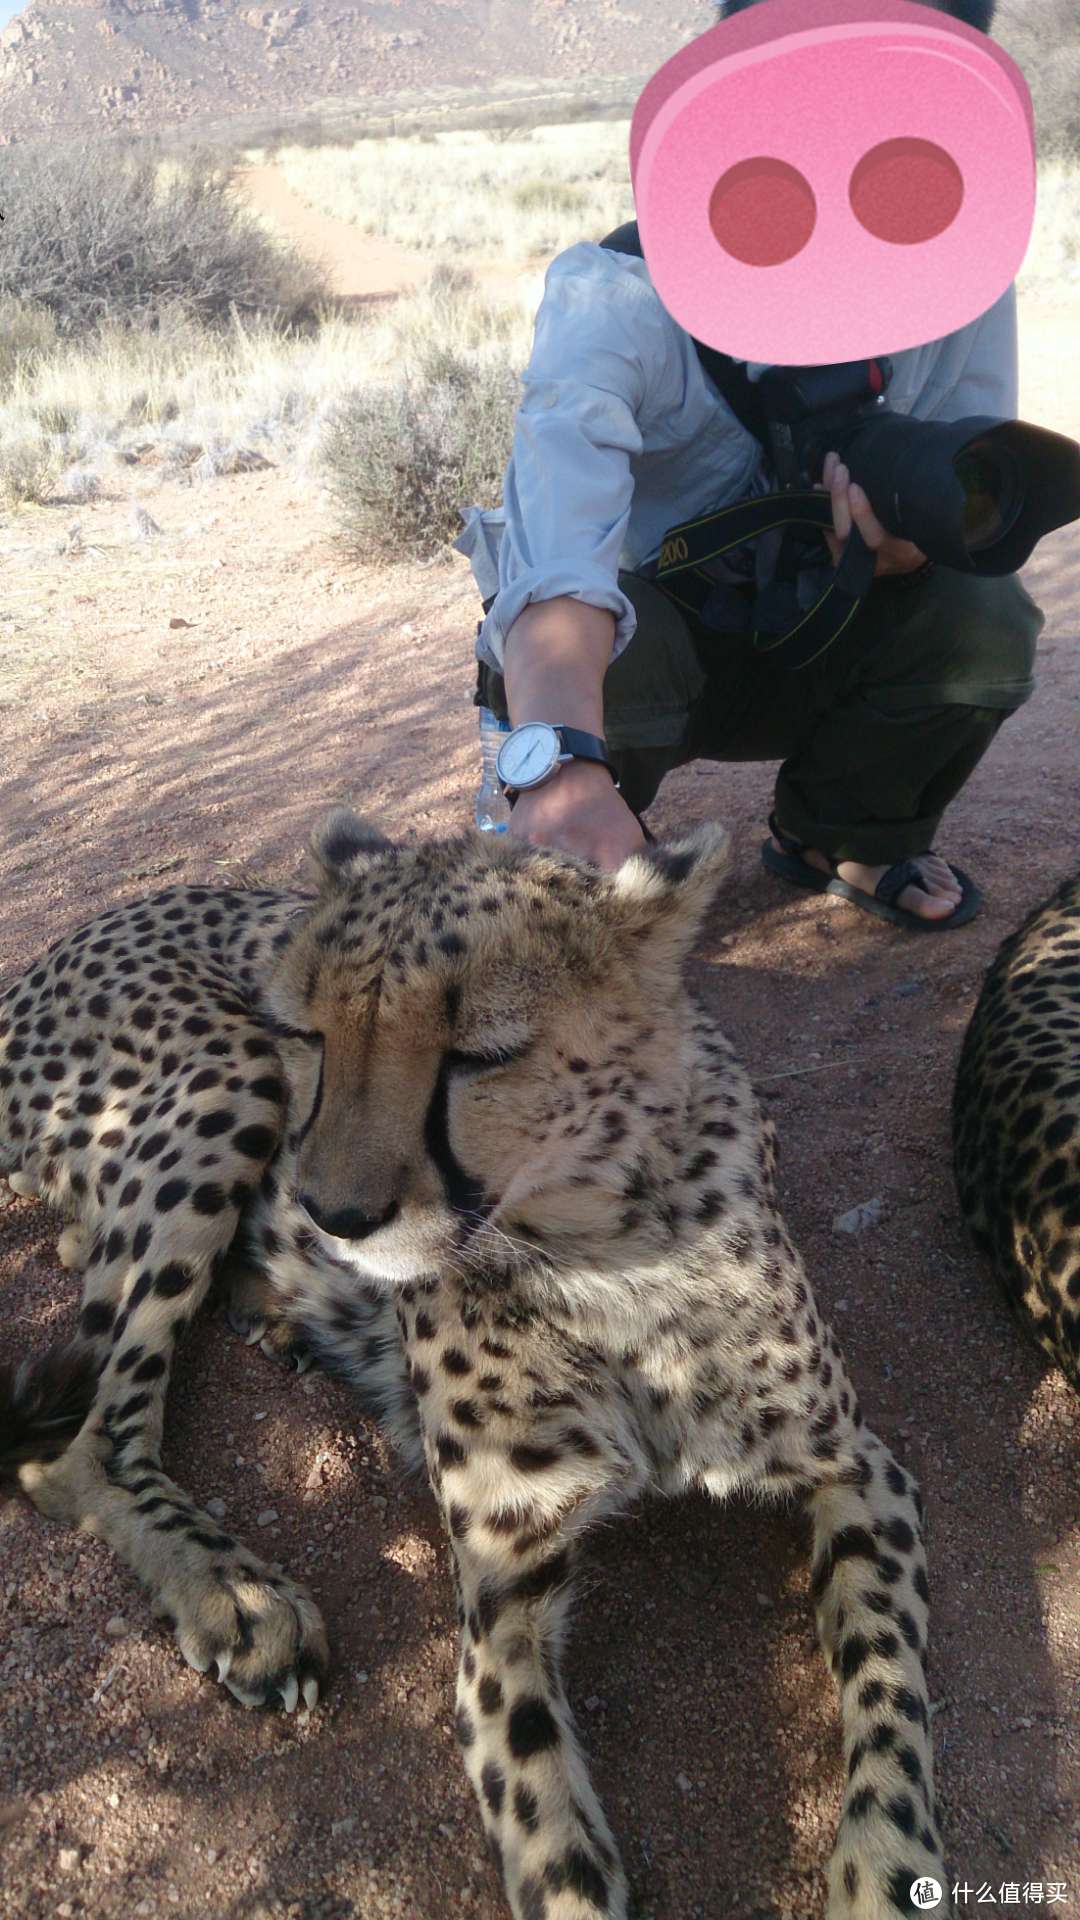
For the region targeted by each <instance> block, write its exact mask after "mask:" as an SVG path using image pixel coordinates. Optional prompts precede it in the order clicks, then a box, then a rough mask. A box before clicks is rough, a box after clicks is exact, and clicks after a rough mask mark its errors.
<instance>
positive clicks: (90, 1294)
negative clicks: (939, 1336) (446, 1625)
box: [0, 812, 947, 1920]
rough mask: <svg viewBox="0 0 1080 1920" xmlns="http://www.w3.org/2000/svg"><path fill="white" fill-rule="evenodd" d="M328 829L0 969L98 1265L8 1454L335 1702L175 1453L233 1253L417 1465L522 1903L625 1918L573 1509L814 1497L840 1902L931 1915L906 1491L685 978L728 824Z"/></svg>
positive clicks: (210, 1618)
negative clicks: (262, 886) (585, 1701)
mask: <svg viewBox="0 0 1080 1920" xmlns="http://www.w3.org/2000/svg"><path fill="white" fill-rule="evenodd" d="M313 850H314V853H315V856H316V859H317V862H318V865H319V869H320V874H321V889H320V893H319V895H318V897H317V898H316V899H314V900H311V899H304V898H303V897H301V896H282V895H274V894H269V893H240V892H237V891H233V890H222V891H210V890H207V889H203V888H175V889H172V890H170V891H169V892H167V893H163V894H159V895H158V896H157V897H156V898H155V899H153V900H151V901H148V902H146V903H143V904H139V905H135V906H124V907H119V908H116V909H114V910H113V911H112V912H111V913H109V914H106V915H104V916H103V917H102V918H100V919H98V920H95V921H94V922H92V923H91V925H90V926H88V927H85V928H82V929H80V930H79V931H78V932H77V933H75V934H74V935H72V936H71V937H69V938H67V939H65V940H63V941H61V942H60V943H59V944H58V945H57V946H55V947H54V948H53V949H52V950H51V952H50V953H49V954H48V955H47V956H46V957H45V959H44V960H43V961H42V962H41V963H40V965H39V966H37V967H35V968H34V969H33V971H32V972H31V973H30V974H29V975H27V976H25V977H24V978H23V979H21V980H19V981H17V982H16V983H15V985H14V986H13V987H11V988H10V989H9V990H8V991H7V993H6V994H5V996H4V997H3V1000H2V1002H0V1061H2V1063H3V1064H2V1065H0V1154H2V1156H3V1160H2V1162H0V1164H3V1165H4V1166H6V1168H7V1170H8V1172H9V1176H10V1177H11V1179H12V1184H13V1185H14V1186H15V1187H16V1190H17V1191H20V1192H30V1191H32V1192H35V1193H39V1194H41V1195H42V1196H43V1197H44V1198H45V1199H46V1200H47V1201H48V1203H49V1204H50V1205H52V1206H53V1207H55V1208H56V1209H58V1210H59V1211H60V1212H61V1213H62V1214H64V1215H66V1216H67V1217H68V1219H69V1220H70V1221H71V1222H72V1223H73V1224H72V1225H71V1226H69V1227H68V1228H67V1229H66V1231H65V1233H64V1235H63V1236H62V1252H63V1254H64V1257H66V1258H67V1259H68V1260H69V1261H70V1262H71V1263H73V1264H81V1265H83V1266H84V1268H85V1293H84V1305H83V1310H82V1322H81V1330H80V1338H79V1341H78V1342H77V1343H76V1344H75V1346H74V1347H73V1348H71V1349H70V1350H68V1351H66V1352H61V1353H56V1352H54V1353H53V1354H51V1355H47V1356H45V1358H44V1359H43V1360H42V1361H40V1362H38V1363H37V1364H36V1365H35V1364H29V1365H27V1366H26V1367H24V1368H23V1369H21V1370H20V1372H19V1373H18V1374H17V1375H15V1376H12V1377H9V1378H8V1379H7V1380H0V1462H3V1461H6V1463H7V1464H8V1466H9V1467H14V1468H16V1469H17V1471H18V1472H19V1475H20V1477H21V1480H22V1484H23V1486H24V1488H25V1489H26V1491H27V1492H28V1493H29V1494H30V1496H31V1497H32V1498H33V1499H34V1500H35V1501H36V1502H37V1504H38V1505H39V1507H40V1508H41V1509H42V1510H43V1511H44V1512H46V1513H48V1514H51V1515H54V1516H57V1517H60V1518H63V1519H65V1520H66V1521H68V1522H69V1523H71V1524H80V1525H83V1526H90V1527H93V1528H94V1529H96V1530H97V1531H98V1532H100V1533H101V1534H103V1535H104V1536H105V1537H106V1538H107V1539H108V1540H109V1541H110V1542H111V1544H112V1545H113V1546H114V1548H115V1549H116V1550H117V1552H119V1553H120V1554H121V1556H122V1557H123V1558H124V1559H125V1560H126V1562H127V1563H128V1565H129V1566H130V1567H132V1568H133V1570H134V1571H135V1572H136V1574H137V1575H138V1576H139V1577H140V1578H141V1579H142V1580H143V1581H144V1583H145V1584H146V1585H147V1586H148V1587H149V1589H150V1592H151V1596H152V1599H153V1602H154V1604H155V1606H156V1607H157V1608H158V1610H159V1611H160V1612H162V1613H164V1614H165V1615H166V1616H168V1617H169V1618H170V1619H171V1621H172V1623H173V1625H174V1629H175V1632H176V1637H177V1639H178V1642H179V1645H180V1649H181V1651H182V1653H183V1654H184V1656H185V1657H186V1658H187V1659H188V1660H189V1661H190V1662H191V1663H192V1664H193V1665H195V1666H196V1667H198V1668H200V1669H201V1670H207V1669H209V1668H210V1667H211V1666H214V1667H216V1670H217V1673H218V1675H219V1677H220V1678H221V1679H222V1680H223V1681H224V1683H225V1685H226V1686H228V1687H229V1688H230V1689H231V1690H232V1691H233V1692H234V1693H235V1694H236V1695H237V1696H238V1697H239V1698H240V1699H242V1700H244V1701H247V1702H250V1703H255V1702H269V1701H271V1700H273V1699H276V1698H279V1697H280V1698H281V1699H282V1700H283V1702H284V1704H285V1706H286V1707H287V1708H291V1707H293V1706H295V1705H296V1703H297V1700H298V1699H299V1698H300V1696H301V1695H303V1696H304V1697H305V1698H306V1699H307V1700H308V1701H309V1702H313V1701H314V1700H315V1698H316V1697H317V1694H318V1689H319V1685H320V1682H321V1679H322V1676H323V1673H324V1669H325V1661H326V1641H325V1635H324V1630H323V1626H322V1623H321V1620H320V1617H319V1615H318V1612H317V1610H316V1608H315V1605H314V1602H313V1601H312V1600H311V1598H310V1596H309V1595H308V1594H307V1593H306V1591H305V1590H304V1589H303V1588H302V1587H301V1586H299V1585H298V1584H297V1583H295V1582H293V1581H291V1580H289V1579H288V1578H287V1577H285V1576H284V1575H281V1574H277V1573H274V1572H273V1571H272V1570H271V1569H269V1568H267V1567H266V1566H265V1565H263V1564H262V1563H261V1562H259V1561H258V1560H257V1559H256V1558H255V1557H254V1556H253V1555H252V1554H251V1553H250V1552H249V1551H248V1549H247V1548H246V1547H245V1546H244V1545H243V1544H242V1543H240V1542H237V1541H236V1540H234V1539H233V1538H232V1537H231V1536H230V1535H229V1534H228V1533H227V1532H226V1531H225V1530H224V1529H223V1528H222V1527H221V1526H220V1525H219V1524H218V1523H217V1522H216V1521H214V1520H213V1519H211V1518H210V1517H209V1516H208V1515H207V1514H205V1513H200V1512H199V1511H198V1510H197V1509H196V1508H195V1507H194V1506H193V1505H192V1503H191V1501H190V1500H188V1498H187V1497H186V1496H185V1495H184V1493H183V1492H182V1491H181V1490H180V1489H179V1488H178V1487H177V1486H176V1485H175V1484H174V1483H173V1482H172V1481H171V1480H169V1479H168V1478H167V1477H166V1476H165V1474H164V1473H163V1472H162V1469H161V1465H160V1441H161V1429H162V1417H163V1408H164V1400H165V1388H166V1382H167V1378H168V1368H169V1363H170V1360H171V1357H172V1351H173V1345H174V1341H175V1338H176V1335H177V1333H178V1332H179V1330H180V1328H181V1326H182V1324H183V1322H184V1321H185V1320H186V1319H188V1318H189V1317H190V1315H191V1314H192V1313H193V1312H194V1310H195V1308H196V1307H197V1305H198V1304H199V1302H200V1301H201V1300H202V1298H203V1297H204V1295H205V1292H206V1289H207V1287H208V1285H209V1283H210V1280H211V1278H212V1276H213V1274H214V1273H215V1271H217V1270H219V1269H222V1268H226V1267H227V1268H228V1270H229V1271H230V1272H231V1274H232V1277H233V1283H234V1288H235V1297H236V1303H237V1304H236V1307H235V1309H234V1311H235V1313H236V1314H237V1315H239V1316H240V1317H241V1319H242V1322H243V1324H244V1325H245V1326H246V1327H247V1328H248V1329H249V1330H250V1331H251V1332H253V1333H255V1334H256V1335H257V1334H259V1333H260V1332H262V1333H264V1334H265V1337H266V1339H267V1340H268V1341H269V1342H270V1344H271V1345H274V1346H276V1347H278V1348H280V1349H282V1350H283V1351H285V1350H291V1351H292V1352H293V1354H294V1357H295V1356H298V1355H306V1354H308V1353H313V1354H314V1355H315V1356H316V1357H317V1358H319V1359H320V1360H321V1361H323V1362H324V1363H327V1364H330V1365H332V1366H334V1367H336V1368H337V1369H338V1370H340V1371H342V1372H344V1373H345V1374H346V1375H347V1377H348V1378H349V1379H350V1380H351V1381H352V1382H353V1383H354V1384H355V1386H356V1387H357V1389H358V1390H359V1391H360V1393H361V1394H363V1395H364V1396H365V1397H366V1398H367V1400H368V1401H369V1402H372V1403H374V1405H375V1406H376V1407H377V1409H378V1411H379V1412H380V1413H381V1415H382V1417H383V1418H384V1419H385V1421H386V1422H387V1423H388V1425H389V1428H390V1430H391V1432H392V1434H393V1436H394V1438H395V1439H396V1441H397V1443H398V1444H399V1446H400V1447H401V1448H402V1449H403V1451H404V1452H405V1453H406V1455H407V1456H408V1457H409V1458H410V1459H412V1460H413V1461H414V1462H415V1463H416V1464H418V1465H421V1466H424V1467H426V1470H427V1473H428V1476H429V1478H430V1482H431V1486H432V1488H433V1490H434V1493H435V1498H436V1500H437V1502H438V1505H439V1509H440V1512H441V1514H442V1517H443V1521H444V1523H445V1527H446V1532H447V1535H448V1539H449V1543H450V1547H451V1557H452V1564H453V1568H454V1575H455V1581H456V1588H457V1594H458V1600H459V1612H460V1622H461V1660H460V1668H459V1674H458V1684H457V1712H456V1727H457V1736H458V1740H459V1743H460V1747H461V1753H462V1757H463V1760H464V1764H465V1767H466V1769H467V1772H468V1775H469V1778H470V1780H471V1781H472V1783H473V1786H474V1788H475V1791H476V1795H477V1799H478V1802H479V1808H480V1814H481V1817H482V1820H483V1823H484V1827H485V1829H486V1832H487V1836H488V1839H489V1842H490V1845H491V1849H492V1853H493V1856H494V1858H495V1860H496V1862H497V1863H498V1866H499V1869H500V1871H501V1873H502V1876H503V1879H504V1883H505V1887H506V1893H507V1897H508V1900H509V1904H510V1907H511V1909H512V1911H513V1913H514V1915H515V1916H516V1920H596V1916H597V1915H606V1916H609V1917H610V1920H624V1916H625V1915H626V1914H627V1910H628V1908H627V1902H628V1889H627V1883H626V1877H625V1874H624V1870H623V1867H622V1864H621V1861H620V1857H619V1852H618V1848H617V1845H616V1841H615V1838H614V1836H613V1834H612V1832H611V1829H610V1827H609V1825H608V1822H607V1819H606V1817H605V1814H604V1812H603V1809H602V1808H601V1806H600V1804H599V1802H598V1800H597V1797H596V1795H595V1793H594V1791H593V1788H592V1785H591V1782H590V1779H589V1774H588V1770H587V1767H586V1764H585V1761H584V1758H583V1755H582V1753H581V1750H580V1747H579V1745H578V1741H577V1737H576V1733H575V1728H574V1719H573V1714H572V1710H571V1706H570V1703H569V1701H568V1699H567V1696H566V1692H565V1688H564V1684H563V1678H562V1659H561V1656H562V1647H563V1640H564V1635H565V1632H566V1628H567V1622H568V1615H569V1609H570V1603H571V1596H572V1592H573V1587H574V1579H575V1572H576V1568H577V1564H578V1559H579V1554H580V1552H581V1549H582V1546H583V1543H584V1539H585V1535H586V1534H587V1532H588V1531H589V1529H590V1528H591V1527H593V1526H594V1525H596V1524H597V1523H598V1522H601V1521H605V1520H610V1519H612V1518H613V1517H614V1515H616V1514H617V1513H620V1512H622V1511H623V1510H625V1509H626V1508H627V1507H628V1506H629V1505H630V1504H631V1503H632V1502H635V1501H637V1500H638V1499H639V1498H640V1497H641V1496H643V1495H645V1494H677V1493H681V1492H683V1491H689V1490H691V1489H705V1490H707V1491H709V1492H710V1493H712V1494H714V1495H716V1496H717V1497H718V1498H725V1497H727V1496H728V1495H730V1494H733V1493H736V1492H746V1493H750V1494H752V1495H755V1496H762V1495H768V1496H775V1497H776V1498H778V1499H781V1500H784V1501H788V1502H793V1501H796V1500H797V1501H800V1502H805V1503H806V1504H807V1506H808V1508H809V1512H810V1515H811V1519H812V1525H813V1542H814V1544H813V1577H812V1592H813V1600H814V1605H815V1608H816V1614H817V1622H818V1629H819V1634H820V1638H821V1642H822V1646H823V1650H824V1652H825V1655H826V1658H827V1660H828V1662H829V1664H830V1666H831V1668H832V1671H833V1673H834V1675H835V1678H836V1681H837V1685H838V1688H839V1693H840V1704H841V1712H842V1720H843V1732H844V1752H845V1764H846V1785H845V1789H844V1799H843V1809H842V1814H841V1820H840V1827H839V1833H838V1836H837V1842H836V1847H835V1851H834V1855H833V1859H832V1863H831V1867H830V1873H829V1892H828V1916H829V1920H884V1916H886V1915H895V1914H896V1913H902V1914H912V1913H915V1912H916V1911H918V1909H917V1908H916V1907H914V1906H913V1904H912V1902H911V1889H912V1886H913V1885H914V1883H915V1882H916V1881H917V1880H919V1879H920V1878H923V1877H924V1876H927V1875H930V1876H933V1877H935V1878H937V1879H938V1880H940V1881H945V1871H944V1868H943V1866H942V1860H941V1842H940V1834H939V1829H938V1823H937V1815H936V1810H935V1804H934V1790H933V1780H932V1759H931V1745H930V1735H929V1714H928V1706H927V1691H926V1680H925V1665H926V1646H927V1598H928V1595H927V1583H926V1571H925V1562H924V1555H923V1546H922V1538H921V1513H922V1508H921V1502H920V1498H919V1494H918V1490H917V1488H916V1485H915V1483H914V1481H913V1479H912V1477H911V1475H910V1474H909V1473H908V1472H906V1471H905V1470H904V1469H903V1468H902V1467H901V1466H899V1465H898V1464H897V1462H896V1461H895V1459H894V1458H893V1457H892V1455H891V1454H890V1452H889V1451H888V1449H887V1448H886V1447H885V1446H884V1445H883V1443H882V1442H881V1441H880V1440H879V1439H878V1438H877V1437H876V1435H875V1434H874V1433H872V1432H871V1430H870V1429H869V1428H868V1427H867V1425H866V1424H865V1422H864V1420H863V1416H862V1412H861V1410H860V1407H859V1404H858V1401H857V1399H856V1396H855V1393H854V1391H853V1389H852V1387H851V1385H850V1383H849V1380H848V1378H847V1375H846V1373H845V1370H844V1365H843V1361H842V1358H841V1355H840V1350H839V1347H838V1344H837V1341H836V1338H835V1336H834V1334H833V1333H832V1331H831V1329H830V1328H829V1327H828V1326H827V1325H826V1324H825V1323H824V1322H823V1320H822V1318H821V1316H820V1314H819V1312H818V1310H817V1307H816V1305H815V1302H814V1299H813V1295H812V1293H811V1291H810V1287H809V1284H808V1282H807V1279H806V1276H805V1274H804V1272H803V1268H802V1265H801V1262H800V1260H799V1256H798V1254H797V1252H796V1250H795V1248H794V1246H793V1245H792V1242H791V1239H790V1237H789V1235H788V1233H787V1230H786V1227H785V1225H784V1222H783V1219H782V1218H781V1216H780V1213H779V1211H778V1209H777V1203H776V1194H775V1186H774V1141H773V1133H772V1129H771V1126H770V1125H769V1124H768V1122H767V1121H766V1120H765V1119H764V1118H763V1116H762V1114H761V1112H760V1110H759V1108H758V1105H757V1102H756V1100H755V1097H754V1094H753V1092H752V1089H751V1087H750V1085H749V1082H748V1080H747V1078H746V1075H745V1073H744V1072H743V1070H742V1068H741V1067H740V1065H739V1063H738V1061H737V1059H736V1057H735V1055H734V1053H733V1051H732V1049H731V1047H730V1045H729V1043H728V1042H727V1040H726V1039H725V1038H724V1036H723V1034H722V1033H721V1032H720V1031H719V1030H718V1029H717V1028H716V1026H715V1025H714V1023H713V1022H712V1020H711V1019H710V1018H709V1017H707V1015H706V1014H705V1012H704V1011H703V1010H702V1009H701V1008H700V1007H698V1006H697V1005H696V1004H695V1003H694V1002H693V1001H692V1000H691V999H690V997H689V996H688V994H687V992H686V989H685V986H684V984H683V978H682V966H683V961H684V959H685V956H686V954H687V952H688V951H689V949H690V947H691V945H692V943H693V941H694V939H695V938H696V935H697V932H698V929H699V926H700V922H701V920H702V918H703V916H704V914H705V912H706V910H707V908H708V905H709V903H710V901H711V898H712V896H713V893H714V891H715V888H716V885H717V882H718V880H719V877H720V875H721V874H722V872H723V870H724V868H725V866H726V864H727V860H728V853H727V846H726V841H725V839H724V836H723V835H722V834H720V833H719V832H718V830H716V829H709V830H704V831H703V832H701V833H700V834H698V835H697V836H695V837H694V838H693V839H691V840H689V841H687V842H685V843H683V844H681V845H679V846H676V847H674V848H668V849H655V850H650V851H649V852H648V853H646V854H640V855H635V856H634V857H633V858H632V859H631V860H629V861H628V862H627V863H626V864H625V865H624V867H623V868H622V869H620V871H619V872H618V873H617V874H615V875H612V876H605V875H600V874H597V873H595V872H594V871H593V870H592V869H589V868H586V867H583V866H581V865H579V864H578V863H576V862H574V861H572V860H570V859H567V858H564V857H562V856H558V855H554V854H548V853H543V852H539V851H537V850H533V849H528V848H525V847H522V846H518V845H516V844H513V845H507V844H503V845H499V844H495V845H490V844H488V843H487V842H486V841H483V840H481V839H480V838H479V836H471V837H470V838H469V839H467V840H457V841H452V842H449V843H442V844H438V845H428V846H417V847H410V848H406V849H402V848H394V847H391V846H389V845H387V844H386V843H385V842H382V841H380V840H379V839H378V838H377V837H376V836H374V835H373V834H372V833H371V832H370V831H369V830H367V829H365V828H363V827H362V826H361V824H360V823H358V822H356V821H355V820H354V819H353V818H352V816H350V815H347V814H344V813H341V812H339V813H336V814H334V815H331V816H330V818H329V819H328V820H327V821H326V822H325V823H324V824H323V827H322V828H321V829H320V830H319V831H318V832H317V834H316V836H315V840H314V842H313ZM938 1911H939V1912H942V1913H944V1912H946V1911H947V1900H946V1903H945V1905H943V1906H942V1907H941V1908H939V1909H938Z"/></svg>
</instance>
